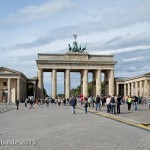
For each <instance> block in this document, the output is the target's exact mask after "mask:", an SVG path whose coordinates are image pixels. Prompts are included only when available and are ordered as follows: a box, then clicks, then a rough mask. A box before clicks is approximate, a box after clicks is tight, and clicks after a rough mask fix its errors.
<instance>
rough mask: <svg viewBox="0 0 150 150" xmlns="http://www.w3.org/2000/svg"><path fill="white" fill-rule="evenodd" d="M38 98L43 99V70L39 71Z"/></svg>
mask: <svg viewBox="0 0 150 150" xmlns="http://www.w3.org/2000/svg"><path fill="white" fill-rule="evenodd" d="M38 97H39V98H41V97H42V98H43V70H42V69H39V70H38Z"/></svg>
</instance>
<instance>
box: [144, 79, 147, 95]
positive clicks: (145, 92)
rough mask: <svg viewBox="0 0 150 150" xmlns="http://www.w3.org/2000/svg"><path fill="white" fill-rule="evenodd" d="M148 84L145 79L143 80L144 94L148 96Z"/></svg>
mask: <svg viewBox="0 0 150 150" xmlns="http://www.w3.org/2000/svg"><path fill="white" fill-rule="evenodd" d="M147 91H148V84H147V80H144V96H148V92H147Z"/></svg>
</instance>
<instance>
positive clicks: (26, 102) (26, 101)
mask: <svg viewBox="0 0 150 150" xmlns="http://www.w3.org/2000/svg"><path fill="white" fill-rule="evenodd" d="M24 104H25V108H27V104H28V99H27V98H26V100H25V102H24Z"/></svg>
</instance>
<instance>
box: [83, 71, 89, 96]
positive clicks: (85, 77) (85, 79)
mask: <svg viewBox="0 0 150 150" xmlns="http://www.w3.org/2000/svg"><path fill="white" fill-rule="evenodd" d="M83 96H84V97H87V96H88V70H83Z"/></svg>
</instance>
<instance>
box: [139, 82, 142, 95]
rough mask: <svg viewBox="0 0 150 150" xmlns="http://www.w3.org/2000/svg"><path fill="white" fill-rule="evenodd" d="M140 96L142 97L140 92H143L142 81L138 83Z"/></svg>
mask: <svg viewBox="0 0 150 150" xmlns="http://www.w3.org/2000/svg"><path fill="white" fill-rule="evenodd" d="M139 89H140V96H143V94H142V91H143V89H142V81H140V88H139Z"/></svg>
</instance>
